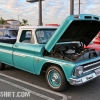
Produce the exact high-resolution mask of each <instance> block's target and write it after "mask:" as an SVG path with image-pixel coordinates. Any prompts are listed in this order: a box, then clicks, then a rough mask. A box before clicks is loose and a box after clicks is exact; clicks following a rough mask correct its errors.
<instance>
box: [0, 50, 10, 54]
mask: <svg viewBox="0 0 100 100" xmlns="http://www.w3.org/2000/svg"><path fill="white" fill-rule="evenodd" d="M0 52H4V53H9V54H12V51H9V50H4V49H0Z"/></svg>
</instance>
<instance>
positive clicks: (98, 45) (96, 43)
mask: <svg viewBox="0 0 100 100" xmlns="http://www.w3.org/2000/svg"><path fill="white" fill-rule="evenodd" d="M84 47H85V48H90V49H95V50H99V51H100V31H99V33H98V34H97V35H96V37H95V38H94V39H93V40H92V42H91V43H90V44H89V45H88V46H84Z"/></svg>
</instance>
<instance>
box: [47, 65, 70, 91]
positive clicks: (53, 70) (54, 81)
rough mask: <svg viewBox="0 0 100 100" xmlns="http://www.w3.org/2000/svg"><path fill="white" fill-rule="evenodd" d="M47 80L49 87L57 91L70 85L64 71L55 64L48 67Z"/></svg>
mask: <svg viewBox="0 0 100 100" xmlns="http://www.w3.org/2000/svg"><path fill="white" fill-rule="evenodd" d="M46 81H47V83H48V85H49V87H50V88H51V89H53V90H55V91H63V90H65V89H66V88H67V86H68V82H67V81H66V78H65V75H64V73H63V71H62V70H61V69H60V68H59V67H58V66H55V65H53V66H50V67H49V68H48V69H47V71H46Z"/></svg>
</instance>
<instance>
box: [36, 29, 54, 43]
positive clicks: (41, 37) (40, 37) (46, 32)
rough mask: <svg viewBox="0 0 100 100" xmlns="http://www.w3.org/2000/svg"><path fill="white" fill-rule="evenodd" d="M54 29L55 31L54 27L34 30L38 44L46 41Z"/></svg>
mask: <svg viewBox="0 0 100 100" xmlns="http://www.w3.org/2000/svg"><path fill="white" fill-rule="evenodd" d="M55 31H56V29H38V30H36V37H37V42H38V43H39V44H45V43H47V42H48V41H49V39H50V38H51V37H52V35H53V34H54V32H55Z"/></svg>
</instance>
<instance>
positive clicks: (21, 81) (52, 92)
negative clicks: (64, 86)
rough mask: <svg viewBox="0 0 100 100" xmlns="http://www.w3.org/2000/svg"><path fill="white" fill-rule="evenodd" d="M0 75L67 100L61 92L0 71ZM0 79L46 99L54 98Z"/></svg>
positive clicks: (51, 99)
mask: <svg viewBox="0 0 100 100" xmlns="http://www.w3.org/2000/svg"><path fill="white" fill-rule="evenodd" d="M0 75H1V76H4V77H7V78H9V79H12V80H15V81H18V82H20V83H23V84H26V85H28V86H32V87H34V88H37V89H40V90H42V91H45V92H48V93H51V94H54V95H57V96H61V97H62V99H61V100H67V99H68V98H67V97H66V96H65V95H63V94H61V93H57V92H54V91H52V90H48V89H45V88H43V87H40V86H37V85H34V84H31V83H28V82H25V81H23V80H20V79H16V78H14V77H11V76H8V75H5V74H2V73H0ZM0 81H3V82H5V83H7V84H9V85H12V86H14V87H17V88H19V87H20V89H24V91H28V92H31V93H32V94H34V95H37V96H39V97H42V98H45V99H47V100H54V99H53V98H50V97H47V96H44V95H42V94H39V93H36V92H34V91H31V90H29V89H26V88H24V87H21V86H19V85H17V84H14V83H11V82H8V81H6V80H3V79H0Z"/></svg>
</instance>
